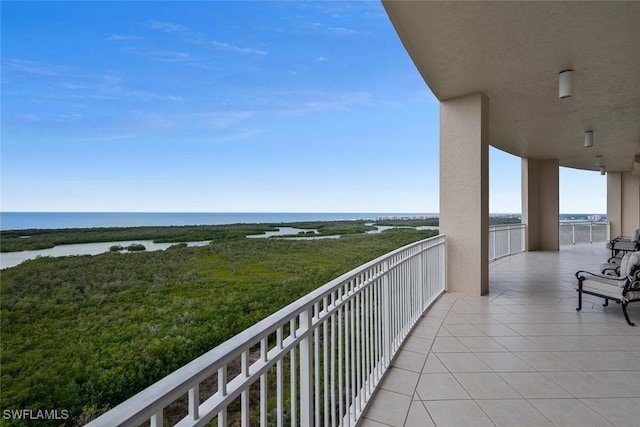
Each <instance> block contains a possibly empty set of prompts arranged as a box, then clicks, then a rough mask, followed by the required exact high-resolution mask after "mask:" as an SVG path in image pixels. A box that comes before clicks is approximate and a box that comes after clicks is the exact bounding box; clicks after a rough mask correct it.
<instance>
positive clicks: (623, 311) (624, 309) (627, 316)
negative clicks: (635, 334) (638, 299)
mask: <svg viewBox="0 0 640 427" xmlns="http://www.w3.org/2000/svg"><path fill="white" fill-rule="evenodd" d="M621 305H622V313H624V318H625V319H626V320H627V323H628V324H629V325H631V326H636V324H635V323H632V322H631V320H629V314H628V313H627V303H626V302H622V304H621Z"/></svg>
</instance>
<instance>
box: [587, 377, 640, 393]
mask: <svg viewBox="0 0 640 427" xmlns="http://www.w3.org/2000/svg"><path fill="white" fill-rule="evenodd" d="M589 374H591V375H592V376H593V377H595V378H597V379H598V380H600V381H601V382H603V383H605V384H607V385H609V386H611V387H612V388H613V389H615V390H616V391H618V392H620V393H621V394H622V396H624V397H635V398H638V397H640V373H638V372H637V371H636V372H633V371H593V372H589Z"/></svg>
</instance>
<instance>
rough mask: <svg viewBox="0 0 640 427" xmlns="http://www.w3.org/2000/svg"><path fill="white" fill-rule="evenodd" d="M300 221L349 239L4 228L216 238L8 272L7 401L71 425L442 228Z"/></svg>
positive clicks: (90, 236)
mask: <svg viewBox="0 0 640 427" xmlns="http://www.w3.org/2000/svg"><path fill="white" fill-rule="evenodd" d="M347 223H348V224H347ZM293 226H295V227H298V228H302V229H311V228H313V229H317V230H318V231H319V233H320V234H325V235H327V234H331V233H338V234H341V235H342V237H341V238H339V239H318V240H303V239H300V240H298V239H296V240H286V239H247V238H245V236H246V234H247V233H249V234H253V233H258V232H264V231H268V230H272V229H273V228H274V227H275V226H274V225H256V224H253V225H230V226H201V227H136V228H130V229H104V228H103V229H88V230H64V231H63V232H60V231H52V230H26V231H25V230H22V231H20V232H19V233H18V232H15V233H14V234H11V233H2V239H3V240H2V245H3V250H4V249H5V246H4V245H5V244H8V243H12V242H13V241H14V240H16V241H25V242H27V241H39V242H40V243H38V244H43V243H44V242H49V243H51V242H55V244H60V243H62V242H67V243H70V241H74V242H78V241H96V240H95V238H96V237H98V240H100V241H111V240H113V241H117V240H132V239H149V238H153V239H154V240H159V239H175V240H171V241H176V242H180V241H183V240H189V241H191V240H202V239H205V240H209V239H210V240H212V242H211V243H210V244H209V245H208V246H202V247H187V246H186V245H185V244H183V243H177V244H176V245H174V246H172V247H170V248H169V249H168V250H166V251H156V252H145V251H141V252H133V253H120V252H118V251H110V252H107V253H104V254H101V255H96V256H70V257H60V258H48V257H47V258H39V259H34V260H30V261H26V262H24V263H22V264H20V265H18V266H16V267H12V268H8V269H4V270H2V277H1V279H2V280H1V292H2V299H1V305H0V309H1V319H0V320H1V338H2V347H1V354H0V357H1V359H0V363H1V367H2V372H1V381H2V389H1V392H0V393H1V394H0V399H1V401H2V409H34V410H37V409H55V408H58V409H65V410H67V411H68V412H69V414H70V419H69V420H67V421H66V425H69V426H73V425H77V424H81V423H82V422H85V421H87V420H88V419H90V418H92V417H94V416H96V415H99V414H100V413H102V412H104V411H106V410H107V409H108V408H110V407H113V406H115V405H117V404H118V403H120V402H122V401H123V400H125V399H126V398H128V397H130V396H132V395H133V394H135V393H137V392H138V391H140V390H142V389H143V388H145V387H147V386H148V385H150V384H152V383H154V382H155V381H158V380H159V379H161V378H162V377H164V376H165V375H167V374H168V373H170V372H172V371H173V370H175V369H177V368H179V367H180V366H182V365H184V364H185V363H187V362H188V361H190V360H192V359H194V358H195V357H197V356H199V355H201V354H203V353H204V352H206V351H208V350H209V349H211V348H213V347H215V346H216V345H218V344H220V343H222V342H224V341H225V340H227V339H229V338H230V337H232V336H233V335H235V334H237V333H239V332H240V331H242V330H244V329H246V328H247V327H249V326H251V325H252V324H254V323H256V322H257V321H259V320H261V319H263V318H265V317H266V316H268V315H269V314H271V313H273V312H275V311H277V310H278V309H280V308H282V307H284V306H286V305H287V304H289V303H291V302H293V301H295V300H296V299H298V298H300V297H301V296H303V295H305V294H307V293H308V292H310V291H311V290H313V289H315V288H317V287H319V286H321V285H323V284H325V283H327V282H328V281H330V280H331V279H333V278H335V277H337V276H339V275H341V274H343V273H345V272H347V271H349V270H351V269H353V268H355V267H357V266H359V265H361V264H363V263H365V262H367V261H369V260H371V259H374V258H376V257H378V256H380V255H382V254H385V253H387V252H389V251H391V250H394V249H396V248H399V247H401V246H404V245H406V244H408V243H411V242H414V241H418V240H421V239H424V238H426V237H430V236H432V235H435V234H436V232H434V231H417V230H415V229H411V228H402V229H391V230H387V231H385V232H383V233H380V234H370V235H367V234H363V231H366V230H367V229H368V228H369V227H368V226H366V225H364V222H354V221H347V222H345V223H339V222H338V223H298V224H295V225H293ZM178 228H184V230H178ZM19 234H22V235H23V236H27V235H28V236H29V238H20V237H19V236H18V235H19ZM112 234H113V235H115V236H113V235H112ZM116 236H117V237H116ZM165 241H166V240H165ZM47 244H48V243H47ZM14 247H18V246H14ZM3 421H4V420H3ZM60 422H61V421H60V420H57V421H55V424H52V425H60ZM62 422H64V421H62ZM15 423H16V425H21V424H20V423H19V422H18V421H15ZM24 425H26V424H24ZM38 425H47V424H46V423H45V422H39V424H38Z"/></svg>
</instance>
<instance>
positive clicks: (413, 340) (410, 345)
mask: <svg viewBox="0 0 640 427" xmlns="http://www.w3.org/2000/svg"><path fill="white" fill-rule="evenodd" d="M432 344H433V340H430V339H426V338H420V337H414V336H409V338H407V339H406V340H405V342H404V345H403V346H402V348H403V349H404V350H409V351H413V352H416V353H422V354H428V353H429V350H431V346H432Z"/></svg>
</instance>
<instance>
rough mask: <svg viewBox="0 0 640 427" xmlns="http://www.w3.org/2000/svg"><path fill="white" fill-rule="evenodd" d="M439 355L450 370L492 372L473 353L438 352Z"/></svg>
mask: <svg viewBox="0 0 640 427" xmlns="http://www.w3.org/2000/svg"><path fill="white" fill-rule="evenodd" d="M437 357H438V359H440V361H441V362H442V364H443V365H444V366H445V367H446V368H447V370H448V371H449V372H491V368H489V366H487V365H486V364H485V363H484V362H483V361H482V360H480V359H479V358H478V357H477V356H476V355H475V354H473V353H437Z"/></svg>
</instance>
